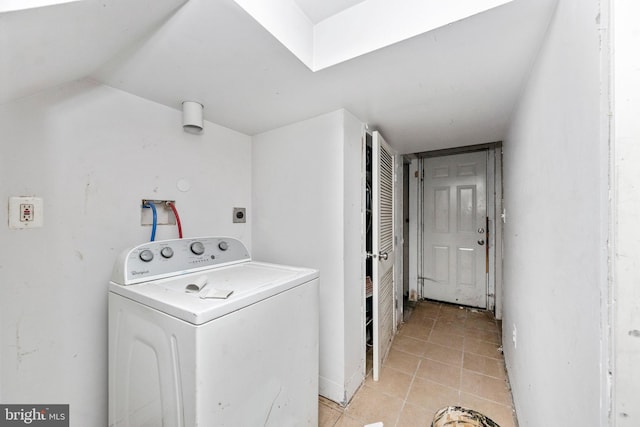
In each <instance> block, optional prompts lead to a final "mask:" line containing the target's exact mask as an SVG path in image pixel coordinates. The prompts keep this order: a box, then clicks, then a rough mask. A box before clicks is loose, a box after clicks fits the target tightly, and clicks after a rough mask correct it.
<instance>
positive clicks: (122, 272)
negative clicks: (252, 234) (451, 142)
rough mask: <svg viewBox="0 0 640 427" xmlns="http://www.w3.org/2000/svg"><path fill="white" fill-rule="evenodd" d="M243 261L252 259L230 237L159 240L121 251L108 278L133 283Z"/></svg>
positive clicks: (236, 241)
mask: <svg viewBox="0 0 640 427" xmlns="http://www.w3.org/2000/svg"><path fill="white" fill-rule="evenodd" d="M246 261H251V257H250V256H249V251H248V250H247V248H246V247H245V246H244V244H243V243H242V242H241V241H240V240H238V239H234V238H232V237H202V238H196V239H174V240H161V241H157V242H148V243H144V244H142V245H138V246H136V247H134V248H131V249H127V250H125V251H124V252H122V253H121V254H120V256H119V257H118V260H117V261H116V264H115V265H114V267H113V273H112V275H111V281H112V282H114V283H117V284H119V285H134V284H137V283H142V282H147V281H150V280H157V279H162V278H165V277H172V276H177V275H181V274H187V273H192V272H195V271H200V270H204V269H210V268H216V267H222V266H225V265H229V264H236V263H239V262H246Z"/></svg>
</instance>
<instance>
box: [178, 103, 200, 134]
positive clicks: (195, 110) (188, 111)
mask: <svg viewBox="0 0 640 427" xmlns="http://www.w3.org/2000/svg"><path fill="white" fill-rule="evenodd" d="M203 110H204V106H203V105H202V104H200V103H199V102H195V101H184V102H183V103H182V128H183V129H184V131H185V132H188V133H195V134H198V133H202V130H203V129H204V119H203V115H202V113H203Z"/></svg>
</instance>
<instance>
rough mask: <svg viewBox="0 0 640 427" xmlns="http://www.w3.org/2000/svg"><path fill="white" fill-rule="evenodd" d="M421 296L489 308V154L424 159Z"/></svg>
mask: <svg viewBox="0 0 640 427" xmlns="http://www.w3.org/2000/svg"><path fill="white" fill-rule="evenodd" d="M424 167H425V169H424V199H423V200H424V240H423V242H424V251H423V256H424V259H423V269H424V277H423V281H424V288H423V293H424V295H423V296H424V297H425V298H429V299H434V300H438V301H445V302H451V303H456V304H463V305H469V306H473V307H478V308H486V307H487V219H486V218H487V195H486V182H487V177H486V175H487V153H486V151H479V152H473V153H464V154H456V155H450V156H443V157H433V158H428V159H426V160H425V162H424Z"/></svg>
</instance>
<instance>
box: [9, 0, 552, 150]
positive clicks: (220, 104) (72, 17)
mask: <svg viewBox="0 0 640 427" xmlns="http://www.w3.org/2000/svg"><path fill="white" fill-rule="evenodd" d="M297 1H298V2H300V4H301V6H300V7H301V8H302V9H303V10H304V8H305V7H306V8H309V7H311V6H309V5H313V4H316V3H317V4H321V3H322V1H321V0H315V2H311V0H297ZM305 2H306V3H308V4H307V5H306V6H305V5H304V4H303V3H305ZM183 3H184V4H183ZM329 3H331V4H333V5H334V6H333V7H334V9H323V8H318V9H317V10H315V11H314V12H309V13H314V14H315V15H314V17H310V19H312V20H321V19H323V18H322V17H323V16H325V17H326V16H327V14H331V13H335V12H336V11H339V10H340V7H341V6H344V7H349V6H350V5H352V4H355V3H359V2H357V1H355V0H352V1H351V2H349V1H346V0H345V1H340V0H335V1H332V2H329ZM349 3H350V4H349ZM555 3H556V0H515V1H513V2H511V3H509V4H506V5H504V6H500V7H497V8H495V9H492V10H489V11H487V12H484V13H481V14H478V15H475V16H472V17H470V18H467V19H464V20H462V21H459V22H456V23H453V24H450V25H447V26H445V27H442V28H439V29H436V30H433V31H430V32H427V33H424V34H422V35H419V36H416V37H412V38H410V39H409V40H405V41H403V42H399V43H396V44H393V45H391V46H388V47H385V48H382V49H379V50H376V51H374V52H372V53H369V54H366V55H362V56H359V57H357V58H354V59H351V60H349V61H346V62H343V63H340V64H338V65H334V66H332V67H329V68H326V69H323V70H320V71H317V72H312V71H310V70H309V69H308V68H307V67H306V66H305V65H304V64H302V63H301V62H300V61H299V60H298V59H297V58H296V57H295V56H294V55H293V54H291V53H290V52H289V51H288V50H287V49H286V48H285V47H284V46H282V45H281V44H280V43H279V42H278V41H277V40H276V39H275V38H274V37H273V36H272V35H271V34H270V33H269V32H267V31H266V30H265V29H264V28H263V27H262V26H261V25H259V24H258V23H257V22H256V21H255V20H254V19H253V18H252V17H250V16H249V15H248V14H247V13H246V12H245V11H244V10H242V9H241V8H240V7H239V6H238V5H237V4H236V3H235V2H234V1H233V0H215V1H212V0H189V1H186V2H185V0H155V1H153V0H129V1H128V2H118V1H116V0H113V1H110V0H103V1H100V2H96V1H93V0H85V1H82V2H79V3H69V4H65V5H60V6H56V7H51V8H41V9H39V10H38V11H37V12H38V13H34V12H32V11H24V12H16V13H8V14H7V13H5V14H0V43H2V44H1V45H0V46H2V51H3V56H4V55H5V52H8V58H9V60H10V65H8V66H7V65H6V64H2V65H0V78H2V86H1V89H2V91H1V92H0V102H3V101H6V100H9V99H14V98H15V97H18V96H23V95H25V94H28V93H29V92H30V91H31V92H33V91H34V90H37V89H41V88H44V87H46V86H51V85H55V84H59V83H61V82H63V81H67V80H73V79H77V78H81V77H85V76H90V77H91V78H93V79H95V80H97V81H99V82H102V83H104V84H106V85H110V86H113V87H115V88H118V89H121V90H124V91H127V92H130V93H132V94H135V95H138V96H141V97H144V98H147V99H150V100H152V101H155V102H159V103H161V104H165V105H168V106H170V107H173V108H176V109H179V108H180V105H181V102H182V101H184V100H193V101H198V102H201V103H202V104H203V105H204V106H205V118H206V119H207V120H209V121H211V122H214V123H218V124H220V125H223V126H226V127H229V128H232V129H235V130H238V131H240V132H243V133H245V134H249V135H253V134H257V133H260V132H264V131H267V130H270V129H274V128H277V127H280V126H283V125H286V124H290V123H293V122H296V121H300V120H304V119H307V118H311V117H314V116H317V115H320V114H324V113H327V112H330V111H334V110H336V109H340V108H345V109H347V110H349V111H350V112H352V113H353V114H355V115H356V116H357V117H359V118H360V119H361V120H363V121H365V122H367V123H368V124H369V126H370V127H371V128H374V129H379V130H380V131H381V132H382V133H383V135H385V138H386V139H387V140H388V141H389V142H390V143H391V144H392V145H393V146H394V147H395V148H396V149H398V151H399V152H401V153H412V152H420V151H426V150H430V149H439V148H446V147H454V146H463V145H470V144H479V143H484V142H490V141H497V140H501V139H502V138H503V137H504V133H505V131H506V127H507V125H508V122H509V118H510V116H511V114H512V109H513V108H514V106H515V105H516V101H517V97H518V94H519V91H520V88H521V87H522V84H523V82H524V80H525V79H526V77H527V74H528V69H529V67H530V66H531V64H532V61H533V59H534V58H535V55H536V53H537V50H538V47H539V45H540V42H541V40H542V37H543V36H544V33H545V30H546V28H547V26H548V22H549V19H550V18H551V15H552V12H553V8H554V6H555ZM123 4H125V5H126V6H123ZM104 9H108V11H109V13H107V10H104ZM309 10H311V9H309ZM372 31H384V28H372ZM59 33H62V34H59ZM21 38H24V39H25V40H22V41H21V40H20V39H21ZM13 40H17V44H14V43H13ZM5 80H6V81H5ZM205 131H206V130H205Z"/></svg>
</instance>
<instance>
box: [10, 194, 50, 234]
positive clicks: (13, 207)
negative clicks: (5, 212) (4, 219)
mask: <svg viewBox="0 0 640 427" xmlns="http://www.w3.org/2000/svg"><path fill="white" fill-rule="evenodd" d="M20 205H32V206H33V212H32V218H33V220H32V221H21V220H20V217H21V215H20ZM43 205H44V202H43V200H42V197H33V196H13V197H9V228H10V229H12V230H18V229H21V228H22V229H24V228H40V227H42V226H43V225H44V210H43Z"/></svg>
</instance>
